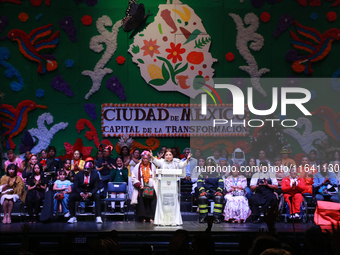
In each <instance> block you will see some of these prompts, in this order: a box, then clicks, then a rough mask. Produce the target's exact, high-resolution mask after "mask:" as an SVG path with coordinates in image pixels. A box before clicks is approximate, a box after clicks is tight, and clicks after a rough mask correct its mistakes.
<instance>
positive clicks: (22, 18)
mask: <svg viewBox="0 0 340 255" xmlns="http://www.w3.org/2000/svg"><path fill="white" fill-rule="evenodd" d="M18 17H19V20H20V21H21V22H26V21H27V20H28V15H27V13H25V12H22V13H20V14H19V16H18Z"/></svg>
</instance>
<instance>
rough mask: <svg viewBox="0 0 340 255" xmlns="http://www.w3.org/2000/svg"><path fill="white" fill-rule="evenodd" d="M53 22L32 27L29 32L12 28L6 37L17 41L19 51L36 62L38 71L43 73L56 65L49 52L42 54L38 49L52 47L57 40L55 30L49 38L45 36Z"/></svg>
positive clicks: (57, 36)
mask: <svg viewBox="0 0 340 255" xmlns="http://www.w3.org/2000/svg"><path fill="white" fill-rule="evenodd" d="M52 29H53V24H48V25H46V26H43V27H38V28H35V29H33V30H32V31H31V32H30V33H29V34H26V33H25V32H24V31H23V30H20V29H12V30H11V31H9V32H8V38H9V39H10V40H12V41H16V42H18V45H19V50H20V52H21V53H22V54H23V55H24V56H25V57H26V58H27V59H29V60H32V61H34V62H37V63H38V64H39V66H38V73H39V74H44V73H45V72H46V70H47V71H49V72H50V71H53V70H55V69H56V68H57V67H58V65H57V62H56V61H55V57H54V56H53V55H50V54H43V53H40V51H42V50H45V49H53V48H55V47H56V46H57V44H58V42H59V31H56V32H55V33H54V34H53V35H51V36H50V37H49V38H45V37H46V36H49V35H50V34H51V33H52Z"/></svg>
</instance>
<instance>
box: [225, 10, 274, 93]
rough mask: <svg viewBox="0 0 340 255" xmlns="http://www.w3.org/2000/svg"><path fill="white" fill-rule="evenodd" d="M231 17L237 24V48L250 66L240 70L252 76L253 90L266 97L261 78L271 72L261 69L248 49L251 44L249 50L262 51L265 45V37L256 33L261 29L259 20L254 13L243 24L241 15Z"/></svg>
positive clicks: (242, 67)
mask: <svg viewBox="0 0 340 255" xmlns="http://www.w3.org/2000/svg"><path fill="white" fill-rule="evenodd" d="M229 16H230V17H232V19H233V20H234V22H235V23H236V29H237V37H236V47H237V49H238V51H239V52H240V54H241V56H242V57H243V58H244V60H245V61H246V62H247V64H248V66H240V67H239V68H240V69H241V70H243V71H245V72H247V73H248V74H249V75H250V77H251V79H250V81H251V85H252V86H253V88H254V89H255V90H257V91H258V92H259V93H260V94H261V95H262V96H264V97H265V96H266V95H267V93H266V92H265V91H264V90H263V88H262V87H261V84H260V78H261V76H262V75H264V74H265V73H268V72H270V70H269V69H268V68H261V69H259V67H258V65H257V62H256V59H255V57H254V56H253V55H252V54H251V53H250V50H249V49H248V43H249V42H251V43H250V45H249V48H250V49H252V50H254V51H259V50H261V49H262V47H263V45H264V38H263V36H262V35H260V34H258V33H255V31H256V30H257V29H258V28H259V18H258V17H257V16H256V15H255V14H254V13H248V14H246V16H245V17H244V23H243V21H242V19H241V17H240V16H239V15H237V14H234V13H230V14H229Z"/></svg>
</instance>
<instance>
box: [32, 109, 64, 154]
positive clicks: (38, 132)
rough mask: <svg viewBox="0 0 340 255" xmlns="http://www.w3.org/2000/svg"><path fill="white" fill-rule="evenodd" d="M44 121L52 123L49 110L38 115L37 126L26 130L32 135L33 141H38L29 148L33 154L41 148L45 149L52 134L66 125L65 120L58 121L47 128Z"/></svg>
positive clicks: (48, 123)
mask: <svg viewBox="0 0 340 255" xmlns="http://www.w3.org/2000/svg"><path fill="white" fill-rule="evenodd" d="M45 123H46V124H47V125H52V123H53V116H52V114H51V113H49V112H46V113H43V114H41V115H40V116H39V117H38V120H37V126H38V128H32V129H29V130H28V132H29V133H30V134H31V136H32V137H33V141H34V142H38V143H37V145H36V146H34V147H33V148H32V150H31V153H33V154H37V153H39V152H40V151H41V150H42V149H46V148H47V147H48V146H49V145H50V143H51V141H52V139H53V137H54V135H55V134H56V133H57V132H59V131H60V130H64V129H65V128H67V126H68V123H67V122H60V123H58V124H55V125H53V126H52V127H51V128H50V129H48V128H47V127H46V125H45Z"/></svg>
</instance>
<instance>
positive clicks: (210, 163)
mask: <svg viewBox="0 0 340 255" xmlns="http://www.w3.org/2000/svg"><path fill="white" fill-rule="evenodd" d="M206 166H207V172H201V174H200V175H199V177H198V180H197V188H198V191H199V193H200V196H199V197H198V207H199V209H200V217H199V222H200V223H204V222H205V218H206V217H207V216H208V203H209V199H214V202H215V205H214V218H215V221H214V222H215V223H221V215H222V207H223V187H224V184H223V179H222V177H221V175H220V173H218V172H216V164H215V161H214V160H213V159H211V158H210V159H207V161H206Z"/></svg>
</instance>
